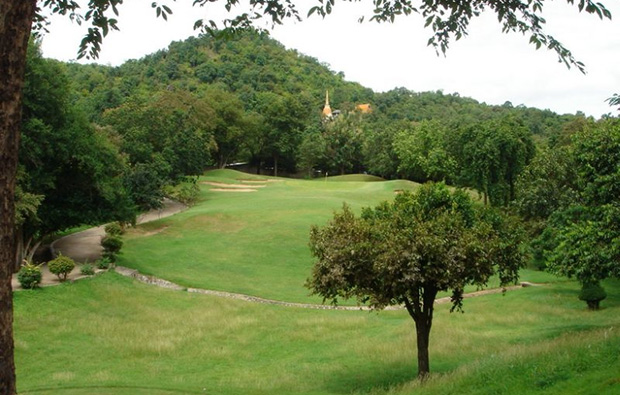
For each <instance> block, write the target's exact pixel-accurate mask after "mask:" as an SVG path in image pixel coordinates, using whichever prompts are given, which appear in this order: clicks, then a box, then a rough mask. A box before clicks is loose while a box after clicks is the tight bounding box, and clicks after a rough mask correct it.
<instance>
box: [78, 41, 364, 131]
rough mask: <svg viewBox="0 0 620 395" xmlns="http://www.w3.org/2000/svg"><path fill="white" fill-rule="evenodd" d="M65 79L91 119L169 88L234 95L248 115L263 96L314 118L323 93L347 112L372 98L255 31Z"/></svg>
mask: <svg viewBox="0 0 620 395" xmlns="http://www.w3.org/2000/svg"><path fill="white" fill-rule="evenodd" d="M69 73H70V74H71V76H72V80H73V82H74V84H75V88H76V90H77V91H78V92H80V96H79V101H80V102H82V103H83V104H84V105H85V106H86V107H85V108H86V109H87V110H88V111H89V112H90V113H91V117H93V119H98V118H99V116H100V115H101V112H102V111H103V110H104V109H107V108H114V107H117V106H119V105H120V104H122V103H123V102H124V101H125V100H126V98H127V97H129V96H131V95H134V94H149V93H154V92H157V91H160V90H163V89H173V88H174V89H177V90H183V91H188V92H193V93H198V94H200V93H201V92H204V90H205V89H206V88H207V87H212V88H213V87H215V88H217V89H221V90H224V91H228V92H232V93H234V94H235V95H236V96H238V98H239V99H241V100H242V102H243V103H244V106H245V110H250V111H251V110H256V109H258V108H260V107H261V103H259V102H260V101H261V99H264V97H261V94H263V93H269V94H275V95H278V96H290V95H294V97H295V98H296V101H298V102H299V103H300V105H302V106H304V107H305V108H307V110H308V111H309V112H311V113H313V115H317V114H319V113H320V111H321V110H322V108H323V104H324V101H325V92H326V90H329V91H330V99H331V100H332V102H333V103H338V104H341V105H344V106H345V107H346V106H347V105H348V104H347V103H359V102H370V101H372V99H373V95H374V93H373V91H372V90H371V89H368V88H364V87H363V86H361V85H360V84H357V83H353V82H347V81H345V79H344V75H343V74H342V73H336V72H334V71H332V70H330V69H329V67H328V66H327V65H325V64H322V63H320V62H319V61H318V60H317V59H314V58H311V57H309V56H306V55H303V54H300V53H298V52H297V51H295V50H287V49H285V48H284V46H283V45H282V44H280V43H279V42H277V41H275V40H273V39H271V38H270V37H268V36H267V35H266V34H261V33H258V32H254V31H248V32H244V33H239V34H237V35H235V36H233V37H231V38H228V39H227V40H221V39H220V40H216V39H214V38H212V37H210V36H202V37H200V38H195V37H191V38H189V39H187V40H185V41H182V42H173V43H171V44H170V46H169V47H168V49H165V50H161V51H158V52H156V53H154V54H151V55H148V56H145V57H144V58H142V59H139V60H130V61H128V62H126V63H124V64H123V65H121V66H119V67H115V68H111V67H106V66H100V65H78V64H71V65H69Z"/></svg>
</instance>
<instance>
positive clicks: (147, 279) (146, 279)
mask: <svg viewBox="0 0 620 395" xmlns="http://www.w3.org/2000/svg"><path fill="white" fill-rule="evenodd" d="M116 272H117V273H118V274H120V275H122V276H125V277H130V278H133V279H135V280H137V281H140V282H142V283H145V284H150V285H155V286H158V287H161V288H167V289H172V290H175V291H185V292H189V293H198V294H202V295H211V296H217V297H220V298H226V299H235V300H242V301H244V302H251V303H262V304H269V305H275V306H284V307H297V308H301V309H313V310H345V311H370V310H371V308H369V307H368V306H332V305H325V304H312V303H295V302H284V301H281V300H274V299H265V298H261V297H258V296H250V295H244V294H239V293H234V292H225V291H214V290H210V289H202V288H191V287H190V288H187V287H183V286H181V285H178V284H175V283H173V282H170V281H168V280H163V279H161V278H158V277H155V276H148V275H146V274H142V273H140V272H138V271H137V270H135V269H130V268H128V267H124V266H117V267H116ZM537 285H540V284H533V283H528V282H522V283H520V284H519V285H513V286H511V287H505V288H492V289H484V290H482V291H476V292H470V293H466V294H464V295H463V297H464V298H474V297H477V296H482V295H489V294H497V293H501V292H504V291H512V290H515V289H519V288H524V287H530V286H537ZM449 302H450V297H449V296H447V297H444V298H438V299H435V304H444V303H449ZM402 309H404V307H403V306H388V307H387V308H385V310H402Z"/></svg>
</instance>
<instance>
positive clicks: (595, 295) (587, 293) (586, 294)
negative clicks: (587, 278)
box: [579, 283, 607, 310]
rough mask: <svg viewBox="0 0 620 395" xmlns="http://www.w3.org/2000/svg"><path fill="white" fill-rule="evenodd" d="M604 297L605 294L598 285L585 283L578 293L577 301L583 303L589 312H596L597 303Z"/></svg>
mask: <svg viewBox="0 0 620 395" xmlns="http://www.w3.org/2000/svg"><path fill="white" fill-rule="evenodd" d="M606 297H607V292H605V289H603V287H601V285H600V284H599V283H585V284H583V285H582V286H581V292H579V300H583V301H585V302H586V303H587V304H588V308H589V309H590V310H598V308H599V303H600V302H601V300H603V299H605V298H606Z"/></svg>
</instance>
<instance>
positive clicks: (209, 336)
mask: <svg viewBox="0 0 620 395" xmlns="http://www.w3.org/2000/svg"><path fill="white" fill-rule="evenodd" d="M606 288H607V291H608V293H609V297H608V300H606V301H604V302H603V307H604V308H603V309H602V310H601V311H598V312H590V311H587V310H586V309H585V308H584V306H585V305H584V304H583V302H580V301H579V300H577V298H576V293H577V286H576V285H575V284H574V283H556V284H552V285H548V286H544V287H532V288H524V289H521V290H517V291H513V292H509V293H507V294H505V295H504V296H502V295H499V294H498V295H487V296H484V297H479V298H473V299H468V300H466V301H465V313H464V314H461V313H452V314H450V313H449V311H448V310H449V306H447V305H439V306H437V309H436V315H435V321H434V325H433V330H432V333H431V349H430V353H431V354H430V355H431V370H432V371H433V372H434V373H433V378H432V380H431V381H430V382H429V383H428V384H426V385H424V387H423V388H418V387H419V384H416V383H415V381H414V379H415V369H416V365H415V354H414V347H415V343H414V335H413V322H412V321H411V319H410V318H409V317H408V315H407V314H406V313H405V312H404V311H392V312H380V313H369V312H356V311H323V310H305V309H298V308H285V307H278V306H269V305H262V304H254V303H248V302H241V301H233V300H227V299H222V298H217V297H210V296H205V295H198V294H188V293H185V292H180V291H170V290H165V289H160V288H157V287H154V286H148V285H144V284H141V283H137V282H135V281H132V280H130V279H127V278H123V277H120V276H118V275H116V274H114V273H109V274H104V275H101V276H99V277H96V278H93V279H89V280H83V281H79V282H77V283H74V284H67V285H63V286H58V287H52V288H45V289H42V290H36V291H20V292H17V293H16V294H15V313H16V314H15V329H16V356H17V374H18V378H19V380H18V387H19V391H20V393H22V394H28V393H68V394H98V393H100V394H110V393H111V394H136V393H138V394H141V393H144V394H172V393H196V394H199V393H218V394H219V393H224V394H226V393H229V394H239V393H244V394H245V393H249V394H263V393H265V394H271V393H316V394H340V393H343V394H344V393H351V392H356V391H357V392H361V393H366V392H373V393H385V392H386V391H391V392H393V393H403V394H405V393H411V392H415V393H418V391H421V392H420V393H429V394H445V393H454V394H457V393H468V394H469V393H515V394H517V393H532V392H535V391H542V390H544V391H546V392H544V393H575V392H579V391H581V392H580V393H599V394H604V393H610V394H611V393H613V390H617V389H618V388H619V387H618V385H620V383H619V382H618V372H620V360H619V356H620V328H619V325H620V283H619V282H608V283H606ZM65 390H66V391H65Z"/></svg>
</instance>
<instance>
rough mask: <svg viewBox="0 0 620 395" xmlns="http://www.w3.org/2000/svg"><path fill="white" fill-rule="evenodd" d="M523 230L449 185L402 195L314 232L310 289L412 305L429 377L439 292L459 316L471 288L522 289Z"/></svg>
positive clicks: (334, 296)
mask: <svg viewBox="0 0 620 395" xmlns="http://www.w3.org/2000/svg"><path fill="white" fill-rule="evenodd" d="M516 223H517V221H510V220H509V219H507V218H505V217H503V216H502V215H501V214H499V213H498V212H497V211H491V210H490V209H482V208H480V207H479V206H478V205H476V204H475V203H474V202H473V201H472V200H471V198H470V197H469V196H468V195H467V194H466V193H465V192H463V191H461V190H457V191H455V192H450V190H449V189H448V188H447V187H446V186H445V185H444V184H427V185H424V186H422V187H421V188H420V189H418V190H417V191H416V192H415V193H413V194H412V193H409V192H405V193H403V194H400V195H397V196H396V198H395V200H394V202H393V203H389V202H384V203H382V204H380V205H378V206H377V207H375V208H365V209H364V210H363V211H362V214H361V216H359V217H358V216H356V215H355V214H354V213H353V212H352V211H351V209H350V208H349V207H348V206H346V205H345V206H344V207H343V209H342V211H341V212H337V213H335V214H334V217H333V219H332V220H331V221H330V222H329V223H328V224H327V225H326V226H325V227H322V228H319V227H316V226H314V227H313V228H312V230H311V234H310V249H311V252H312V255H313V256H314V257H316V258H317V261H316V263H315V265H314V267H313V269H312V275H311V277H310V278H309V279H308V282H307V286H308V287H309V288H310V289H311V290H312V292H313V293H314V294H318V295H320V296H322V297H323V298H324V300H328V301H331V302H332V303H334V304H336V303H337V302H338V298H345V299H347V298H352V297H355V298H357V299H358V300H359V302H361V303H368V304H369V305H370V306H371V307H373V308H376V309H381V308H384V307H386V306H390V305H405V307H406V308H407V311H408V312H409V315H410V316H411V318H412V319H413V320H414V322H415V327H416V339H417V351H418V377H420V378H424V377H425V376H426V375H427V374H428V373H429V372H430V365H429V353H428V348H429V340H430V331H431V326H432V323H433V304H434V302H435V297H436V296H437V293H438V292H441V291H452V297H451V300H452V311H454V310H458V311H462V303H463V291H464V287H465V286H466V285H475V286H478V287H483V286H485V285H486V284H487V283H488V281H489V278H490V277H491V276H492V275H494V274H496V273H497V274H498V276H499V279H500V284H501V285H502V286H504V285H506V284H509V283H514V282H516V281H517V279H518V271H519V268H521V267H523V266H524V265H525V256H524V254H523V252H522V249H521V242H522V232H521V231H520V230H519V229H518V228H517V226H516V225H515V224H516Z"/></svg>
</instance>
